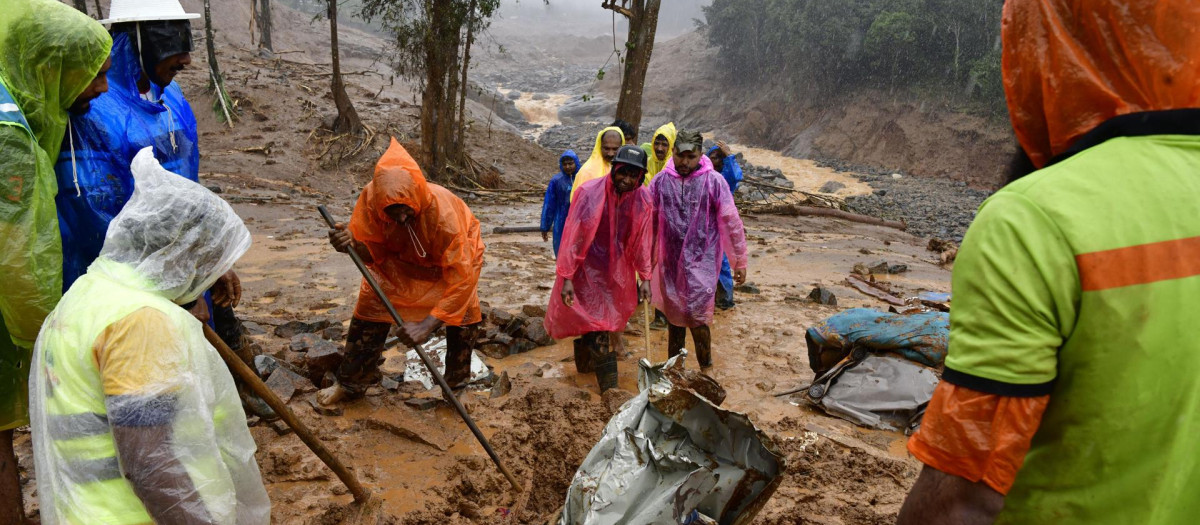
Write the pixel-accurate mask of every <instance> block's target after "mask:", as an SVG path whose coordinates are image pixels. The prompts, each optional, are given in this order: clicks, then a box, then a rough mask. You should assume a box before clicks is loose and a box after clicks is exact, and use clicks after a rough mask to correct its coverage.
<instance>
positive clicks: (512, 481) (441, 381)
mask: <svg viewBox="0 0 1200 525" xmlns="http://www.w3.org/2000/svg"><path fill="white" fill-rule="evenodd" d="M317 211H319V212H321V217H322V218H324V219H325V222H326V223H328V224H329V227H330V228H333V227H334V225H335V224H337V223H336V222H335V221H334V220H333V216H332V215H330V214H329V210H327V209H325V206H317ZM346 251H347V252H348V253H349V254H350V259H352V260H353V261H354V265H355V266H357V267H358V271H359V272H361V273H362V275H363V278H364V279H366V280H367V284H368V285H370V286H371V290H374V291H375V295H376V296H377V297H379V302H381V303H383V306H384V307H386V308H387V311H388V313H389V314H391V315H392V320H393V321H395V322H396V325H397V326H404V319H401V318H400V314H399V313H397V312H396V307H394V306H392V301H390V300H389V299H388V297H387V294H385V293H383V288H380V287H379V282H377V281H376V280H375V276H374V275H372V274H371V272H369V271H367V266H366V265H365V264H363V262H362V258H361V257H359V256H358V252H356V251H354V247H353V246H348V247H346ZM412 349H413V350H416V352H417V355H418V356H420V358H421V362H423V363H425V368H427V369H429V374H430V375H432V376H433V378H434V379H435V380H437V384H438V386H440V387H442V393H443V394H445V397H446V399H448V400H450V403H451V404H453V405H454V410H456V411H458V415H459V416H461V417H462V419H463V422H464V423H466V424H467V427H469V428H470V429H471V433H472V434H475V439H477V440H479V444H480V445H483V449H484V450H486V451H487V453H488V456H491V458H492V463H495V464H496V468H497V469H499V470H500V473H501V474H504V477H505V479H507V480H508V483H509V485H512V488H513V490H514V491H516V492H518V493H520V492H521V490H522V488H521V484H520V483H517V478H515V477H513V475H512V473H511V472H509V471H508V469H506V468H504V464H503V463H501V462H500V456H497V455H496V451H495V450H492V445H491V444H490V443H488V440H487V438H486V437H483V432H480V431H479V427H477V426H475V421H474V420H472V419H471V416H470V415H469V414H467V409H466V408H463V405H462V402H460V401H459V400H458V397H457V396H455V395H454V391H453V390H451V388H450V384H449V383H446V378H445V377H444V376H442V373H441V372H438V369H437V365H436V364H434V362H433V360H432V359H430V358H429V354H426V353H425V349H424V348H422V347H421V345H415V346H413V347H412Z"/></svg>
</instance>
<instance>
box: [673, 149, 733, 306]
mask: <svg viewBox="0 0 1200 525" xmlns="http://www.w3.org/2000/svg"><path fill="white" fill-rule="evenodd" d="M650 193H651V194H652V196H653V199H654V209H655V210H657V212H658V213H657V215H658V224H657V228H656V231H657V235H658V238H657V240H656V244H655V245H656V248H655V254H654V260H655V267H654V276H653V278H652V279H651V282H650V287H651V289H652V290H653V302H654V306H655V307H656V308H658V309H659V310H661V311H662V312H663V313H664V314H665V315H666V316H667V320H668V321H670V323H671V324H673V325H675V326H684V327H688V328H694V327H697V326H702V325H707V324H709V323H711V322H712V316H713V306H714V305H713V300H714V298H715V293H716V287H717V276H718V274H719V273H720V271H721V258H722V256H723V255H726V254H728V255H729V262H730V264H731V265H732V266H733V268H734V269H735V270H740V269H745V268H746V264H747V259H746V232H745V230H744V229H743V227H742V218H741V216H739V215H738V211H737V206H735V205H734V203H733V194H732V193H730V191H729V186H728V185H726V184H725V179H724V178H722V177H721V174H720V173H717V172H716V171H713V166H712V161H711V160H709V159H708V157H707V156H701V157H700V167H699V168H697V169H696V171H695V172H693V173H692V174H691V175H689V176H688V177H687V178H683V177H680V176H679V174H678V173H677V172H676V171H675V160H674V158H672V159H671V160H670V161H668V162H667V165H666V167H664V168H663V170H662V173H660V174H659V176H657V177H655V178H654V180H653V181H651V182H650Z"/></svg>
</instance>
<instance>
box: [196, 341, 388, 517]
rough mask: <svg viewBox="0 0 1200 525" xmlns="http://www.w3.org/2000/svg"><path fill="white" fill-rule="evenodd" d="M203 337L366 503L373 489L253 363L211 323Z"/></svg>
mask: <svg viewBox="0 0 1200 525" xmlns="http://www.w3.org/2000/svg"><path fill="white" fill-rule="evenodd" d="M204 338H205V339H207V340H208V342H209V344H211V345H213V347H214V348H216V349H217V353H218V354H221V359H224V360H225V365H226V366H228V367H229V370H230V371H232V372H233V374H234V375H235V376H237V377H238V379H241V380H242V382H243V383H245V384H246V386H248V387H250V390H251V391H253V392H254V395H256V396H258V397H260V398H262V400H263V401H266V403H267V406H270V407H271V410H274V411H275V413H276V414H278V415H279V417H280V418H282V419H283V422H284V423H287V426H289V427H291V428H292V430H294V431H295V432H296V435H297V436H300V440H301V441H303V442H304V444H305V445H308V448H309V449H311V450H312V451H313V454H316V455H317V457H318V458H321V461H323V462H324V463H325V465H326V466H328V467H329V470H332V471H333V473H334V474H337V477H338V479H340V480H342V483H345V484H346V488H348V489H350V493H351V494H353V495H354V501H356V502H358V503H359V504H363V503H366V502H367V500H369V499H371V493H370V492H367V490H366V489H364V488H363V486H362V484H361V483H359V482H358V478H356V477H355V476H354V473H353V472H350V470H349V469H347V468H346V466H345V465H343V464H342V462H341V461H338V458H337V457H335V456H334V455H333V453H332V452H330V451H329V449H327V448H325V444H324V443H321V440H320V439H318V438H317V436H316V435H315V434H313V433H312V431H311V430H309V429H308V427H306V426H304V423H301V422H300V420H299V419H297V418H296V414H293V413H292V411H291V410H290V409H288V407H287V405H285V404H284V403H283V400H282V399H279V396H277V395H275V392H273V391H271V389H270V388H269V387H268V386H267V384H266V383H263V380H262V379H261V378H259V377H258V374H256V373H254V370H251V369H250V366H249V365H247V364H246V362H245V361H242V358H240V357H238V356H237V354H235V353H233V350H231V349H230V348H229V347H228V346H226V345H225V342H224V341H222V340H221V337H220V336H218V335H217V333H216V332H213V331H212V328H209V327H208V325H204Z"/></svg>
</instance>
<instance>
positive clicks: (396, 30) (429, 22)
mask: <svg viewBox="0 0 1200 525" xmlns="http://www.w3.org/2000/svg"><path fill="white" fill-rule="evenodd" d="M359 3H360V8H359V13H358V14H359V16H360V17H362V19H363V20H366V21H367V22H369V23H372V24H374V25H378V26H380V27H382V28H384V29H385V30H386V31H388V32H389V33H391V35H392V36H393V42H392V44H393V50H394V54H393V58H394V64H393V65H394V66H395V68H396V71H397V72H398V73H400V74H402V75H405V76H408V77H410V78H415V79H423V77H424V75H425V74H426V71H427V68H428V67H429V65H430V64H429V63H428V61H429V60H431V59H437V58H441V57H438V56H436V55H444V54H446V53H447V52H450V53H453V54H457V53H456V52H454V51H451V50H454V49H457V47H458V46H459V44H460V40H459V39H460V36H461V32H463V31H466V29H467V23H468V21H469V22H470V23H471V24H472V25H473V26H474V30H475V31H477V32H479V31H482V30H484V29H487V27H488V25H489V24H490V22H491V17H492V14H493V13H495V12H496V9H497V8H499V7H500V0H476V1H475V2H474V5H475V10H474V12H471V11H470V6H471V4H472V2H470V1H469V0H359ZM452 59H453V57H451V60H448V62H453V60H452Z"/></svg>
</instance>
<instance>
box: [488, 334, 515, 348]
mask: <svg viewBox="0 0 1200 525" xmlns="http://www.w3.org/2000/svg"><path fill="white" fill-rule="evenodd" d="M491 341H492V342H493V343H496V344H498V345H501V346H505V347H507V346H508V345H511V344H512V342H513V336H511V335H508V334H506V333H504V332H496V335H494V336H492V339H491Z"/></svg>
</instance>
